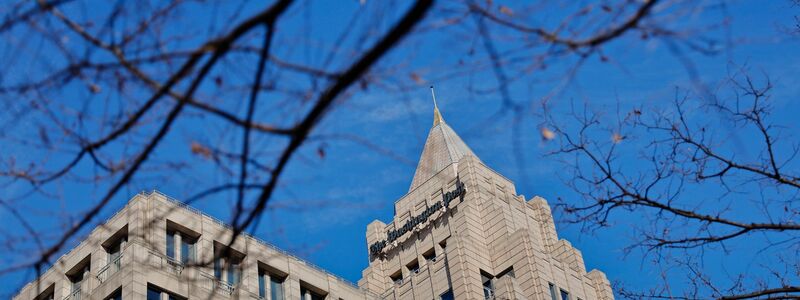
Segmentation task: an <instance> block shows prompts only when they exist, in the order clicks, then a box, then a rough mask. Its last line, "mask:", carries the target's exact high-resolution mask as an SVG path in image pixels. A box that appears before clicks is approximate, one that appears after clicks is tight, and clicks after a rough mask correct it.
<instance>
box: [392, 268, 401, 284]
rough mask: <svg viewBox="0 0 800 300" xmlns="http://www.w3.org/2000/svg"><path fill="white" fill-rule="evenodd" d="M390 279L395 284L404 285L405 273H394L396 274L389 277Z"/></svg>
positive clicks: (398, 271)
mask: <svg viewBox="0 0 800 300" xmlns="http://www.w3.org/2000/svg"><path fill="white" fill-rule="evenodd" d="M389 278H390V279H392V281H393V282H394V284H403V272H401V271H400V270H397V272H394V274H392V275H391V276H389Z"/></svg>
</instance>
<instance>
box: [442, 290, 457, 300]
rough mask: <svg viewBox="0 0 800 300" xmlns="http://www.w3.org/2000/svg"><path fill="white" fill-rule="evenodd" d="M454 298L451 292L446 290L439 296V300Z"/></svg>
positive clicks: (451, 299) (453, 299)
mask: <svg viewBox="0 0 800 300" xmlns="http://www.w3.org/2000/svg"><path fill="white" fill-rule="evenodd" d="M455 299H456V298H455V297H454V296H453V290H447V291H446V292H444V294H442V295H441V296H439V300H455Z"/></svg>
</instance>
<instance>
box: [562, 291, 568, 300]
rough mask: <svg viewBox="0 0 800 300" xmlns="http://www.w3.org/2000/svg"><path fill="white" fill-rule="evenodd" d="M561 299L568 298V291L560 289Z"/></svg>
mask: <svg viewBox="0 0 800 300" xmlns="http://www.w3.org/2000/svg"><path fill="white" fill-rule="evenodd" d="M561 300H569V293H567V291H565V290H561Z"/></svg>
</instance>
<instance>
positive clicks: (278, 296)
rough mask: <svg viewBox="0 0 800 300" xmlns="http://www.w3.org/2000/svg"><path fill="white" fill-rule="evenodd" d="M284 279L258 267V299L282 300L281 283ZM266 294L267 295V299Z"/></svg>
mask: <svg viewBox="0 0 800 300" xmlns="http://www.w3.org/2000/svg"><path fill="white" fill-rule="evenodd" d="M285 279H286V276H281V275H277V274H275V273H273V272H270V271H267V270H265V269H264V268H262V267H261V266H259V267H258V297H259V298H261V299H269V300H284V295H283V281H284V280H285ZM267 284H269V287H267ZM267 288H269V289H267ZM267 293H269V298H267Z"/></svg>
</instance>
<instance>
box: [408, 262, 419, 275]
mask: <svg viewBox="0 0 800 300" xmlns="http://www.w3.org/2000/svg"><path fill="white" fill-rule="evenodd" d="M406 267H407V268H408V271H409V272H411V273H414V274H416V273H419V263H418V262H417V260H416V259H415V260H414V261H412V262H411V263H409V264H408V265H406Z"/></svg>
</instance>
